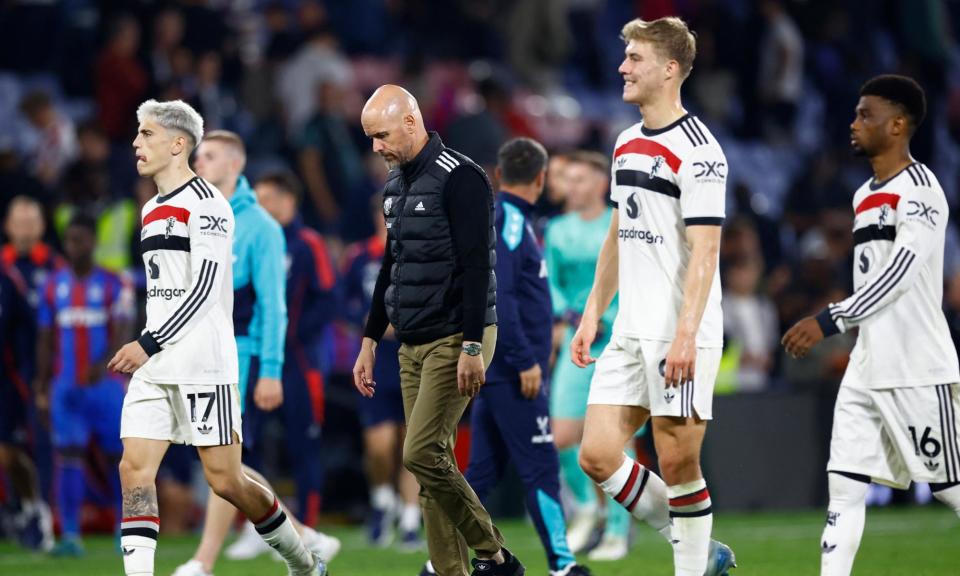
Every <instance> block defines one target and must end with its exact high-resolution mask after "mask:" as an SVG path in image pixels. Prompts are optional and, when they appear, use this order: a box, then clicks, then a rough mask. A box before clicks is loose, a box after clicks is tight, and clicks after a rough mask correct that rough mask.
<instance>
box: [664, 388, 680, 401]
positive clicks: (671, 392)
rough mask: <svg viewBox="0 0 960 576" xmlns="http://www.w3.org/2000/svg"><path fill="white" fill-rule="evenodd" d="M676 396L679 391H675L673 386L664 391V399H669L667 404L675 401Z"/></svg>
mask: <svg viewBox="0 0 960 576" xmlns="http://www.w3.org/2000/svg"><path fill="white" fill-rule="evenodd" d="M676 397H677V393H676V392H674V390H673V388H667V391H666V392H664V393H663V399H664V400H666V401H667V404H669V403H671V402H673V399H674V398H676Z"/></svg>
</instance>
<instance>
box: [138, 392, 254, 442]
mask: <svg viewBox="0 0 960 576" xmlns="http://www.w3.org/2000/svg"><path fill="white" fill-rule="evenodd" d="M231 432H236V434H237V438H238V439H240V440H241V441H242V440H243V432H242V426H241V421H240V394H239V392H238V391H237V385H236V384H191V385H189V386H179V385H176V384H152V383H149V382H145V381H143V380H141V379H139V378H137V377H136V376H134V378H133V380H131V381H130V386H129V387H128V388H127V395H126V397H125V398H124V399H123V414H122V415H121V419H120V438H147V439H151V440H167V441H170V442H173V443H175V444H192V445H194V446H224V445H227V444H233V434H232V433H231Z"/></svg>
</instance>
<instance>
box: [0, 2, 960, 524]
mask: <svg viewBox="0 0 960 576" xmlns="http://www.w3.org/2000/svg"><path fill="white" fill-rule="evenodd" d="M664 15H679V16H681V17H683V18H684V19H685V20H687V21H688V22H689V23H690V26H691V28H692V29H693V30H695V31H696V33H697V41H698V51H699V53H698V57H697V60H696V64H695V67H694V71H693V73H692V75H691V78H690V80H689V81H688V82H687V83H686V84H685V104H686V105H687V106H688V107H689V108H690V109H691V112H693V113H695V114H697V115H699V117H700V118H701V119H702V120H703V121H704V122H705V123H706V124H707V125H708V126H709V127H710V128H711V130H712V132H713V133H714V134H715V135H716V136H717V138H718V139H719V140H720V142H721V144H722V145H723V148H724V150H725V152H726V154H727V157H728V160H729V165H730V172H729V174H730V178H729V180H730V183H731V184H730V186H729V188H728V202H727V215H728V218H727V224H726V227H725V230H724V240H723V245H722V253H721V271H722V277H723V282H724V285H723V286H724V313H725V325H726V342H727V345H726V350H725V355H724V361H723V364H722V370H721V376H720V378H719V380H718V384H717V389H718V393H725V394H734V393H756V392H763V391H768V390H774V391H776V390H807V391H817V390H828V391H829V390H834V389H835V388H836V386H837V385H838V383H839V378H840V376H841V375H842V373H843V369H844V367H845V363H846V358H847V353H848V351H849V349H850V348H851V347H852V344H853V338H854V337H852V336H849V335H848V336H844V337H841V338H834V339H831V340H829V341H827V342H825V345H824V346H821V347H820V348H818V349H817V350H815V352H814V354H815V361H813V362H809V361H808V362H804V363H798V362H794V361H791V360H788V359H786V358H785V357H784V355H783V354H782V352H781V350H780V349H779V347H778V342H779V337H780V335H781V334H782V332H783V330H784V329H785V327H787V326H789V325H791V324H792V323H793V322H795V321H796V320H797V319H799V318H800V317H801V316H803V315H806V314H809V313H811V312H814V311H816V310H818V309H820V308H821V307H822V306H823V305H824V304H825V303H826V302H828V301H836V300H838V299H839V298H840V297H842V295H845V294H849V293H850V291H851V286H850V279H851V275H850V273H849V271H850V270H851V267H852V262H851V257H852V256H851V255H852V247H853V244H852V237H851V234H850V231H851V228H852V222H853V213H852V209H851V208H850V201H851V196H852V192H853V191H854V190H855V189H856V188H857V186H859V184H860V183H861V182H862V181H863V180H864V179H865V178H866V177H867V176H868V172H867V170H868V167H867V165H866V163H865V162H862V161H858V160H856V159H855V158H853V157H852V155H851V153H850V151H849V138H848V125H849V123H850V121H851V120H852V115H853V107H854V104H855V102H856V98H857V90H858V89H859V87H860V85H861V83H862V82H863V81H864V80H865V79H866V78H868V77H869V76H872V75H874V74H877V73H881V72H892V71H897V72H900V73H905V74H909V75H911V76H913V77H915V78H917V79H918V80H919V81H920V83H921V84H922V85H923V86H924V88H925V89H926V90H927V95H928V98H929V110H930V114H929V116H928V119H927V121H926V123H925V124H924V125H923V126H922V128H921V130H920V132H919V133H918V135H917V137H916V138H915V139H914V143H915V148H914V150H913V153H914V155H915V156H916V158H917V159H918V160H920V161H923V162H925V163H926V164H927V165H928V166H930V167H931V168H932V169H933V171H934V172H935V173H936V174H937V175H938V177H939V179H940V182H941V183H942V185H943V188H944V189H945V191H946V193H947V195H948V199H949V201H950V203H951V205H953V206H955V205H956V203H957V201H958V193H960V66H958V62H960V48H958V43H957V38H956V33H957V31H958V30H960V27H958V26H957V24H958V23H960V3H956V2H944V1H939V0H833V1H829V2H827V1H821V0H807V1H796V2H789V1H780V0H699V1H697V0H646V1H644V0H566V1H556V0H512V1H510V0H452V1H444V2H441V1H439V0H407V1H403V0H350V1H349V2H347V1H327V2H321V1H317V0H304V1H295V0H276V1H265V0H235V1H227V0H181V1H179V2H176V1H171V2H154V1H147V0H133V1H103V2H94V1H90V0H66V1H62V2H49V1H41V0H34V1H28V0H22V1H14V2H4V3H0V194H2V196H0V214H6V213H7V208H8V206H9V205H10V202H11V200H12V199H13V198H14V197H16V196H28V197H32V198H35V199H37V200H38V201H39V202H40V204H41V206H42V207H43V211H44V214H43V216H44V222H45V227H44V229H43V233H42V235H43V240H44V241H45V242H46V243H47V244H49V245H50V246H52V247H53V249H54V250H59V249H60V246H61V233H62V231H63V229H64V228H65V226H66V223H67V222H68V220H69V218H70V215H71V214H74V213H76V212H78V211H88V212H91V213H92V214H94V215H95V216H96V217H97V219H98V244H99V247H98V251H97V263H98V264H100V265H101V266H103V267H105V268H107V269H109V270H112V271H115V272H121V273H124V274H129V275H130V277H131V278H133V279H138V278H139V279H141V280H140V281H138V282H135V284H136V285H137V286H140V287H141V290H140V294H139V297H140V304H141V309H142V299H143V297H144V294H143V292H144V291H143V290H142V287H143V286H144V281H143V280H142V277H143V275H144V270H143V266H142V264H141V262H140V254H139V247H138V239H139V226H140V224H139V207H140V206H142V205H143V203H144V202H146V200H148V199H149V198H150V197H151V196H152V195H153V194H155V190H154V189H153V184H152V182H150V181H146V180H141V179H139V178H138V177H137V174H136V171H135V166H134V160H133V157H132V148H131V141H132V139H133V137H134V135H135V134H134V133H135V127H136V117H135V110H136V107H137V105H138V104H139V103H140V102H142V101H143V100H145V99H147V98H157V99H159V100H168V99H175V98H181V99H184V100H186V101H188V102H190V103H191V104H192V105H194V106H195V107H196V108H197V110H198V111H199V112H200V113H201V114H202V115H203V117H204V119H205V122H206V128H207V130H213V129H228V130H232V131H235V132H237V133H238V134H240V135H241V136H242V138H243V140H244V142H245V143H246V146H247V153H248V156H249V162H248V169H247V173H248V175H249V176H250V178H251V181H254V180H255V179H256V178H257V177H258V175H262V174H265V173H268V172H273V171H276V170H278V169H285V170H289V171H292V172H293V173H294V174H296V176H297V177H298V178H299V180H300V182H302V187H303V191H304V202H303V204H302V210H301V217H302V219H303V221H304V222H305V223H306V224H307V225H308V226H311V227H313V228H314V229H316V230H318V231H320V232H321V233H322V234H323V236H324V237H325V239H326V246H327V250H328V251H329V264H325V265H328V266H329V267H330V269H329V270H328V271H326V272H325V273H328V274H331V275H332V276H333V277H334V278H336V283H335V288H334V291H335V292H336V294H337V297H338V298H340V300H339V301H338V302H339V304H337V307H338V309H339V310H341V311H343V313H342V314H340V315H339V317H337V319H336V320H334V321H332V322H330V324H329V325H328V326H327V328H326V331H325V333H324V337H323V338H322V339H321V340H319V341H318V344H317V345H318V346H320V347H322V351H323V355H324V357H325V358H326V364H325V366H324V372H325V383H326V391H325V393H324V400H325V402H326V403H327V406H326V409H325V410H324V414H325V418H326V421H325V422H324V432H323V433H324V436H325V438H329V439H330V440H331V441H330V442H329V443H326V444H325V450H324V459H325V460H326V461H327V466H328V469H335V468H337V466H341V467H353V468H358V467H359V465H358V464H356V463H355V462H354V463H352V464H351V463H350V462H353V461H355V460H356V454H358V453H359V451H360V444H359V439H358V438H359V437H358V435H356V434H354V433H353V432H351V431H355V430H356V428H357V418H356V415H355V405H356V403H357V402H358V400H359V397H358V396H356V395H355V393H354V392H353V389H352V386H350V385H349V384H348V383H345V382H346V379H348V378H349V373H350V370H351V368H352V364H353V359H354V358H355V357H356V348H355V347H356V346H357V345H358V343H359V340H360V338H359V330H360V325H359V324H360V322H362V320H363V315H362V312H360V313H358V311H357V310H356V304H355V303H351V302H352V300H351V299H352V298H355V297H356V294H353V293H352V292H355V291H356V290H360V289H362V284H363V282H364V281H365V279H364V278H360V281H359V282H358V281H357V278H356V276H357V274H356V273H354V274H353V275H351V274H349V273H348V272H349V271H350V270H351V267H352V265H353V264H354V261H353V260H354V257H353V256H354V255H355V254H356V253H358V252H357V249H355V248H351V246H354V247H355V246H360V245H362V244H363V243H365V242H368V240H369V239H370V238H371V237H373V236H374V235H375V234H376V227H375V222H374V218H376V217H377V216H376V211H375V210H373V209H371V207H373V208H376V203H375V200H374V199H375V197H376V193H377V191H378V189H379V187H380V185H381V184H382V182H383V181H384V178H385V176H386V174H385V167H384V166H383V163H382V161H381V160H380V159H379V158H378V157H376V156H374V155H373V154H372V153H371V152H370V146H369V141H368V139H367V138H366V137H365V136H364V134H363V131H362V129H361V127H360V124H359V111H360V108H361V106H362V104H363V102H364V100H365V98H366V97H367V96H368V95H369V94H370V92H371V91H372V90H373V89H374V88H375V87H376V86H378V85H380V84H383V83H385V82H392V83H397V84H400V85H403V86H405V87H407V88H408V89H410V91H411V92H412V93H413V94H414V95H415V96H416V97H417V98H418V99H419V101H420V104H421V107H422V109H423V110H424V116H425V119H426V124H427V126H428V128H430V129H432V130H436V131H437V132H439V134H440V135H441V136H442V137H443V138H444V141H445V143H446V144H447V145H449V146H451V147H452V148H454V149H456V150H459V151H461V152H463V153H465V154H467V155H468V156H470V157H472V158H473V159H474V160H476V161H477V162H478V163H479V164H481V165H484V166H488V167H489V166H492V165H494V164H495V162H496V151H497V149H498V147H499V146H500V145H501V144H502V143H503V142H505V141H506V140H507V139H508V138H510V137H512V136H519V135H523V136H531V137H534V138H536V139H538V140H540V141H541V142H543V143H544V144H545V145H546V146H547V148H548V149H549V150H550V152H551V154H552V155H553V156H554V160H553V161H552V162H551V168H550V170H551V172H550V174H549V189H548V191H547V193H546V194H545V196H544V198H543V199H542V201H541V203H540V206H539V207H538V210H539V216H538V218H539V219H538V227H539V230H540V231H542V230H543V228H544V226H545V224H546V222H547V221H549V219H550V218H552V217H554V216H556V215H559V214H562V213H563V212H564V202H565V195H566V190H565V186H566V182H565V179H564V176H563V169H564V162H563V158H562V157H563V155H564V153H567V152H571V151H574V150H580V149H587V150H596V151H601V152H603V153H604V154H609V153H610V152H611V147H612V144H613V139H614V138H615V137H616V134H617V133H618V132H619V131H620V130H622V129H623V128H625V127H626V126H628V125H630V124H632V123H634V122H636V121H637V120H638V117H637V111H636V110H635V109H633V108H631V107H629V106H626V105H624V104H623V103H622V101H621V99H620V86H621V80H620V78H619V76H618V74H617V72H616V70H617V66H618V64H619V62H620V60H621V58H622V50H623V43H622V41H621V40H620V39H619V38H618V31H619V30H620V27H621V26H622V24H623V23H624V22H626V21H627V20H629V19H631V18H634V17H636V16H641V17H643V18H644V19H653V18H657V17H660V16H664ZM490 174H491V175H492V170H491V171H490ZM8 224H9V222H8ZM7 232H8V234H9V232H10V229H9V227H8V228H7ZM958 232H960V230H958V228H957V224H956V221H955V219H954V221H953V222H951V229H950V232H949V234H948V251H947V258H946V268H947V269H946V270H945V277H946V278H947V283H948V287H947V290H946V292H945V306H946V308H947V313H948V319H949V320H950V322H951V328H952V329H953V330H954V334H955V335H956V337H957V338H960V234H958ZM8 241H9V238H8ZM351 276H352V278H351ZM141 325H142V322H141ZM268 432H269V430H268ZM337 438H340V439H341V440H339V441H337ZM351 438H353V439H352V440H351ZM338 462H340V463H341V464H337V463H338ZM267 465H268V467H271V466H279V467H282V466H283V463H280V462H275V463H267ZM46 477H47V478H49V474H48V475H46ZM338 490H346V488H345V487H343V486H341V487H332V488H328V490H327V491H326V498H327V501H328V502H330V500H331V498H333V497H334V496H331V495H336V494H337V491H338ZM171 520H172V519H171ZM171 520H167V522H170V521H171ZM170 526H171V525H170V524H167V525H166V527H170Z"/></svg>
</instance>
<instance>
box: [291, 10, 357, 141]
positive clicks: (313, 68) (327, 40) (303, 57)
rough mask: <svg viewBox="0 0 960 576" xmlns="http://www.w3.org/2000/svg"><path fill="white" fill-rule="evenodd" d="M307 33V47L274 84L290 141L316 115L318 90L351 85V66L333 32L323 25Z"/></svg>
mask: <svg viewBox="0 0 960 576" xmlns="http://www.w3.org/2000/svg"><path fill="white" fill-rule="evenodd" d="M306 33H307V40H306V43H305V44H304V45H303V47H301V48H300V50H299V51H298V52H297V53H296V54H295V55H294V56H293V57H292V58H291V59H290V60H287V61H286V62H285V63H284V64H283V66H282V68H281V69H280V73H279V76H278V78H277V83H276V90H277V97H278V98H279V100H280V102H281V104H282V105H283V112H284V115H285V117H286V126H287V135H288V137H289V138H290V139H292V140H296V138H297V136H298V135H299V134H300V127H301V126H303V125H304V124H306V123H307V122H308V121H309V120H310V118H311V117H312V116H313V114H314V113H315V112H316V111H317V107H318V101H317V97H316V94H317V87H318V86H321V85H323V84H325V83H327V82H331V83H334V84H336V85H339V86H348V85H349V84H350V83H351V82H352V81H353V72H352V69H351V68H350V63H349V62H348V61H347V59H346V58H345V57H344V56H343V54H341V53H340V51H339V48H338V46H337V38H336V36H334V34H333V31H332V30H330V28H328V27H327V26H326V25H325V24H324V25H318V26H317V27H316V28H313V29H310V30H307V31H306Z"/></svg>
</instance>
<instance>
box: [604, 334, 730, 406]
mask: <svg viewBox="0 0 960 576" xmlns="http://www.w3.org/2000/svg"><path fill="white" fill-rule="evenodd" d="M670 344H671V343H670V342H662V341H659V340H641V339H639V338H629V337H625V336H618V335H616V334H615V335H614V336H613V337H612V338H611V339H610V344H608V345H607V347H606V348H605V349H604V351H603V353H602V354H600V358H598V359H597V369H596V371H595V372H594V373H593V380H591V382H590V396H589V397H588V399H587V404H588V405H589V404H612V405H615V406H640V407H643V408H646V409H647V410H649V411H650V415H651V416H680V417H692V416H697V417H699V418H700V419H701V420H711V419H712V418H713V386H714V384H715V383H716V380H717V372H718V371H719V369H720V357H721V356H722V355H723V349H722V348H697V359H696V364H695V365H694V374H693V376H694V377H693V382H687V383H686V384H683V385H681V386H677V387H671V388H667V386H666V381H665V380H664V378H663V368H664V365H665V364H666V357H667V352H668V351H669V350H670Z"/></svg>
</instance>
